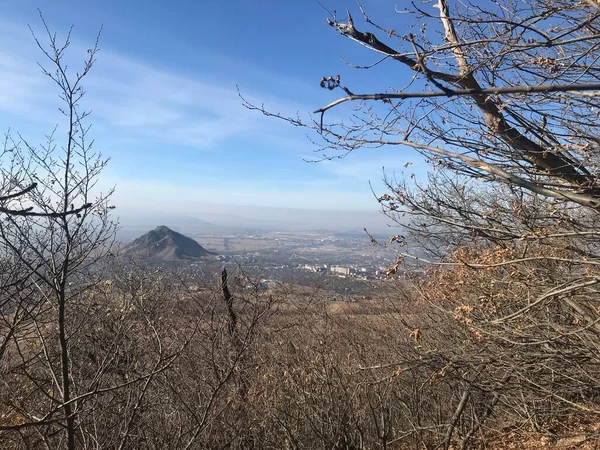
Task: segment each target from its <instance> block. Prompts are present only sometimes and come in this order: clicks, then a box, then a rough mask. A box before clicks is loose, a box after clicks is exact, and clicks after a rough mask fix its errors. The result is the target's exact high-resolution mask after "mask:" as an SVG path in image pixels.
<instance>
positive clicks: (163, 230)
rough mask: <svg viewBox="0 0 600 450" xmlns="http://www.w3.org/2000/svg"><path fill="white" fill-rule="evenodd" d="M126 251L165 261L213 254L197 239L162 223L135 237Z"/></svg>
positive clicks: (130, 253)
mask: <svg viewBox="0 0 600 450" xmlns="http://www.w3.org/2000/svg"><path fill="white" fill-rule="evenodd" d="M125 253H126V254H129V255H139V256H144V257H147V258H152V259H160V260H163V261H180V260H182V259H190V258H199V257H201V256H207V255H212V253H211V252H209V251H208V250H206V249H205V248H204V247H202V246H201V245H200V244H198V242H196V241H195V240H193V239H191V238H189V237H187V236H184V235H183V234H181V233H177V232H176V231H173V230H171V229H170V228H168V227H166V226H164V225H161V226H159V227H156V228H155V229H154V230H152V231H149V232H148V233H146V234H144V235H142V236H140V237H139V238H137V239H135V240H134V241H133V242H132V243H131V244H130V245H128V246H127V247H125Z"/></svg>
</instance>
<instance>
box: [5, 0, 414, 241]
mask: <svg viewBox="0 0 600 450" xmlns="http://www.w3.org/2000/svg"><path fill="white" fill-rule="evenodd" d="M338 3H339V4H336V3H335V2H331V3H329V4H328V5H327V8H328V9H329V10H336V9H338V10H339V11H340V13H341V14H343V13H344V11H345V9H347V8H348V7H349V6H353V5H352V4H351V3H350V4H347V3H345V2H338ZM370 3H372V4H370ZM364 6H365V7H369V8H370V9H371V10H372V11H373V13H379V11H381V10H382V9H384V8H385V10H386V11H387V10H389V9H390V8H392V10H393V8H394V3H393V2H392V3H389V4H386V5H383V4H381V3H380V2H367V3H366V4H365V5H364ZM37 8H39V9H40V10H41V12H42V13H43V14H44V17H45V19H46V21H47V22H48V25H49V26H50V27H51V28H52V29H53V30H57V32H58V34H59V36H60V35H61V33H63V35H64V33H66V31H68V29H69V27H70V26H71V25H74V29H73V37H72V44H71V48H70V51H69V53H68V55H67V58H68V61H69V64H70V65H71V66H72V67H75V65H76V64H77V63H79V61H80V58H81V56H80V55H81V54H85V50H86V49H87V48H88V47H89V45H90V43H91V42H93V40H94V39H95V37H96V34H97V32H98V31H99V30H100V29H101V28H102V35H101V42H100V46H99V47H100V51H99V52H98V54H97V57H96V59H97V62H98V64H97V65H96V67H95V70H94V71H92V72H91V73H90V75H89V78H88V79H87V80H86V81H87V82H86V86H85V87H86V90H87V91H88V93H87V94H86V101H85V106H86V109H89V110H91V111H92V117H93V135H94V139H95V148H96V149H97V150H100V151H102V153H103V154H104V155H105V156H108V157H110V158H111V163H110V165H109V166H108V168H107V169H106V171H105V173H104V176H103V178H102V180H101V186H104V188H105V189H106V188H108V187H110V186H113V185H114V186H116V188H117V189H116V193H115V196H114V205H115V206H116V207H117V210H116V211H115V213H116V214H117V215H118V216H120V217H121V218H122V219H123V220H124V221H128V220H129V219H130V218H131V216H143V215H144V213H146V215H147V213H156V212H165V211H168V212H169V213H171V212H172V213H176V214H184V215H191V216H194V217H198V218H201V219H202V218H203V213H204V212H214V210H215V209H221V210H225V209H231V211H229V212H228V213H230V214H231V215H237V214H236V213H235V210H236V209H237V207H238V206H257V207H267V208H269V209H264V208H263V209H261V210H260V211H261V213H260V214H254V216H261V217H262V218H263V219H265V220H266V221H270V220H271V219H273V224H274V226H275V224H279V223H281V218H282V217H283V216H286V215H287V213H286V212H285V211H281V209H287V208H292V209H303V210H334V211H344V212H345V213H344V217H345V219H344V221H346V220H350V222H349V223H348V227H353V228H355V229H357V230H360V229H362V227H364V226H373V225H374V224H378V226H380V225H381V224H384V225H385V221H384V220H382V219H381V218H380V217H379V215H378V211H379V207H378V205H377V202H376V201H375V199H374V197H373V193H372V191H371V187H370V186H369V182H371V183H372V185H373V189H374V191H375V192H376V193H378V194H381V191H382V187H381V178H382V176H383V168H384V167H385V168H386V170H387V171H389V172H390V173H391V174H393V173H394V172H396V171H399V170H400V169H402V168H403V166H404V165H405V164H406V163H407V162H409V161H412V162H418V161H419V157H418V155H415V153H414V152H411V151H410V150H406V149H404V150H401V149H399V148H390V149H378V150H377V152H373V151H368V150H365V151H364V152H357V153H355V154H352V155H349V156H348V157H347V158H346V159H344V160H343V161H342V160H339V159H333V160H328V161H323V162H320V163H308V162H305V161H317V160H322V159H323V157H324V154H323V152H320V151H319V147H318V146H317V145H315V144H313V143H311V142H310V140H309V139H308V138H307V135H306V132H304V131H302V130H294V129H293V128H291V127H289V126H286V124H284V123H282V122H280V121H278V120H273V119H269V118H266V117H264V116H263V115H262V114H260V113H259V112H256V111H249V110H248V109H246V108H244V106H242V99H241V98H240V96H239V95H238V88H239V94H241V95H243V96H244V98H246V99H247V100H249V101H250V102H253V103H256V104H258V105H260V104H264V105H265V107H266V108H268V109H269V110H270V111H273V112H277V113H282V114H287V115H295V114H296V113H299V114H301V115H302V116H303V117H305V118H307V119H309V120H310V118H311V115H310V112H311V111H314V110H315V109H317V108H318V107H320V106H322V105H324V104H326V103H328V102H330V101H331V100H333V99H334V98H335V95H336V94H334V93H332V92H329V91H327V90H323V89H321V88H320V86H319V81H320V79H321V78H322V77H323V76H324V75H325V76H329V75H336V74H338V73H343V74H344V79H345V80H346V79H347V81H348V82H350V81H352V84H353V85H354V87H355V89H356V90H358V91H362V90H363V89H361V86H365V88H364V89H365V90H366V86H370V88H371V89H372V88H373V84H375V85H376V86H379V87H380V88H381V89H382V90H385V89H387V88H388V87H389V85H390V84H391V83H395V82H396V81H397V80H396V77H397V75H396V73H395V71H393V70H391V69H390V68H381V69H378V68H376V69H375V70H376V73H377V79H376V82H375V83H373V81H375V80H374V79H373V78H371V80H368V83H365V80H361V79H360V78H359V77H356V81H355V80H354V78H355V75H354V74H353V71H350V70H348V69H349V66H348V65H347V64H346V63H345V62H344V61H348V62H351V63H353V64H362V65H367V64H370V63H372V62H374V61H375V60H376V57H373V55H371V54H369V52H366V51H365V50H363V49H361V48H357V47H356V46H354V45H350V44H349V43H347V42H344V41H343V40H341V39H331V38H332V37H334V35H333V33H334V30H332V29H331V28H330V27H328V26H327V25H326V23H325V20H324V18H325V17H326V16H327V12H326V11H325V10H324V9H323V7H321V6H320V5H319V4H318V3H317V2H316V1H314V2H313V1H308V2H299V3H289V2H280V1H264V2H260V3H256V2H250V1H239V2H234V3H231V2H222V1H211V0H208V1H200V2H197V1H181V2H177V3H165V2H144V3H140V2H134V1H116V0H115V1H105V2H85V3H82V2H76V1H53V2H43V1H41V2H40V1H30V0H19V1H16V0H14V1H11V0H7V1H3V2H2V3H1V4H0V13H1V17H2V18H1V19H0V20H1V21H2V22H1V27H0V48H1V49H2V50H1V52H2V61H1V62H0V64H1V66H0V86H1V87H2V90H1V91H0V122H1V123H2V124H4V125H5V128H7V127H10V128H11V129H15V130H19V132H20V133H21V134H23V136H27V138H28V139H30V140H32V141H36V140H39V139H40V138H42V137H43V135H44V134H42V133H46V132H47V130H50V129H51V128H52V127H53V126H54V125H56V124H57V122H56V109H57V107H58V99H57V98H56V95H54V93H53V92H52V91H51V90H50V89H49V86H50V80H47V79H44V77H42V76H39V75H38V74H39V68H37V66H36V63H37V62H39V61H40V55H39V51H38V49H37V47H36V45H35V42H34V41H33V39H32V36H31V33H30V31H29V30H28V28H27V26H28V25H30V26H31V28H32V29H33V31H34V32H36V33H37V34H40V37H43V33H44V31H43V28H42V27H41V23H40V20H39V17H38V12H37ZM402 20H403V16H402V15H400V14H398V15H397V17H396V18H395V21H400V24H402ZM326 40H327V41H328V43H327V45H323V44H322V43H323V42H325V41H326ZM408 82H410V77H408V78H407V79H406V83H408ZM315 120H318V117H317V116H315ZM311 138H313V139H317V136H316V134H312V135H311ZM339 155H340V153H339V152H334V151H330V152H326V154H325V156H339ZM420 169H421V170H422V167H421V166H420V165H418V164H417V165H413V166H412V167H411V170H410V172H409V174H410V173H413V172H415V170H416V171H419V170H420ZM207 205H208V206H207ZM212 205H215V206H214V207H213V206H212ZM219 205H227V207H226V208H221V207H220V206H219ZM352 212H355V213H356V214H355V215H354V216H353V215H352V214H350V213H352ZM292 215H293V216H294V217H298V216H299V215H298V213H294V212H293V213H292ZM301 216H302V217H301V218H300V220H299V221H298V226H302V227H305V228H331V229H335V228H336V226H337V225H338V224H339V222H336V221H335V219H334V218H333V217H323V216H322V215H320V214H319V213H314V212H310V211H307V213H306V214H304V215H301ZM232 225H234V224H233V223H232ZM380 228H381V227H380Z"/></svg>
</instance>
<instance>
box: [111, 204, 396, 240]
mask: <svg viewBox="0 0 600 450" xmlns="http://www.w3.org/2000/svg"><path fill="white" fill-rule="evenodd" d="M114 218H115V219H117V218H118V220H119V225H120V231H119V238H121V239H124V240H126V239H131V238H133V237H136V236H137V235H139V233H140V232H142V231H143V232H145V231H149V230H150V229H153V228H155V227H157V226H159V225H166V226H168V227H169V228H172V229H174V230H176V231H187V232H190V231H211V232H214V231H223V232H226V231H240V232H243V231H252V230H254V231H296V232H301V231H317V230H322V231H330V232H332V233H364V229H365V228H366V229H367V230H368V231H369V232H370V233H375V234H387V233H391V230H392V228H390V225H392V221H391V219H389V218H388V217H386V216H385V215H383V214H382V213H381V212H379V211H377V209H376V208H374V209H373V210H372V211H364V210H363V211H360V210H357V211H344V210H339V211H331V210H318V209H301V208H275V207H272V208H269V207H261V206H247V205H227V204H203V205H195V206H194V207H192V208H190V209H188V210H176V211H160V210H158V209H156V210H147V209H144V210H140V209H138V210H136V209H124V210H116V211H115V212H114ZM144 230H145V231H144ZM365 237H366V235H365Z"/></svg>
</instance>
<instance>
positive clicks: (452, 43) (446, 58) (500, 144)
mask: <svg viewBox="0 0 600 450" xmlns="http://www.w3.org/2000/svg"><path fill="white" fill-rule="evenodd" d="M358 10H359V12H360V15H361V16H362V19H363V22H362V25H361V24H358V23H357V21H356V20H355V18H354V17H353V16H352V15H351V14H350V13H348V14H347V16H346V17H345V19H344V20H338V18H337V17H336V16H335V15H334V16H332V17H330V18H329V19H327V23H328V24H329V26H331V27H332V28H333V29H334V30H336V31H338V32H339V33H340V34H341V35H342V36H344V37H346V38H348V39H351V40H352V41H355V42H357V43H358V44H360V45H361V46H362V47H363V48H365V49H366V51H371V52H372V53H375V54H376V55H378V56H379V59H378V60H377V62H376V63H375V64H371V65H368V66H367V65H358V64H356V65H354V67H355V68H358V69H369V68H370V67H373V66H374V65H382V64H388V65H393V66H395V67H397V68H398V69H399V70H404V73H405V74H406V77H405V79H406V83H405V85H404V86H397V87H396V88H394V89H390V90H389V91H388V92H382V93H378V92H368V93H360V94H357V93H355V92H354V90H353V88H352V86H346V85H344V84H343V80H344V76H343V74H342V75H341V76H339V75H338V76H326V77H323V79H322V80H321V86H322V87H324V88H328V89H331V90H339V91H340V92H342V97H340V98H339V99H338V100H336V101H334V102H331V103H330V104H328V105H325V106H323V107H321V108H319V109H317V110H316V111H315V114H317V117H316V120H315V121H313V122H303V121H302V120H301V119H299V118H296V117H291V118H290V117H282V116H280V115H278V114H274V113H272V112H269V111H268V110H266V109H265V108H264V107H257V106H254V105H250V104H247V103H246V106H247V107H249V108H251V109H257V110H260V111H261V112H263V113H264V114H267V115H270V116H275V117H277V118H280V119H284V120H286V121H288V122H290V123H292V124H293V125H296V126H304V127H307V128H309V129H312V130H313V131H314V132H315V134H316V135H317V138H316V139H315V141H318V142H320V143H321V149H320V150H319V151H325V155H326V157H340V156H344V155H345V154H347V153H348V152H353V151H358V150H359V149H360V148H378V147H382V146H396V147H397V148H398V149H399V150H402V149H404V150H408V149H412V150H414V151H416V152H418V153H420V154H421V155H422V156H423V157H424V158H425V160H426V161H427V162H428V163H429V165H430V173H429V175H428V178H427V179H425V180H415V179H414V176H410V175H409V176H406V177H404V178H400V180H399V181H397V179H396V178H392V177H388V178H386V180H385V183H386V186H387V188H388V193H385V194H383V195H380V196H379V197H378V199H379V202H380V204H381V206H382V208H383V210H384V211H385V212H386V214H388V216H389V217H390V218H391V219H392V220H394V221H396V222H397V223H398V224H399V225H400V226H401V227H402V228H403V229H404V232H402V233H401V234H399V235H397V236H394V237H392V239H391V240H390V244H391V245H397V244H399V247H398V251H399V259H398V263H397V264H396V267H397V266H398V264H401V262H402V261H403V260H405V259H407V258H412V259H419V260H421V262H426V263H429V264H430V265H432V266H434V268H430V269H429V270H430V272H429V276H428V277H426V278H425V279H423V280H422V282H421V286H420V291H421V295H422V297H423V299H424V300H425V301H427V302H429V303H430V304H431V305H432V306H435V307H436V308H439V311H440V314H444V315H446V316H447V317H451V318H452V319H453V320H455V321H456V322H457V323H458V324H461V326H463V327H464V328H463V331H465V332H466V333H467V336H470V337H469V340H470V342H471V343H470V344H469V345H470V346H469V348H470V350H469V352H468V353H462V352H460V351H458V349H456V348H448V349H445V350H444V351H440V352H438V354H439V355H440V357H442V359H444V358H446V359H449V360H450V361H452V364H451V365H450V367H452V368H454V369H455V370H456V372H455V374H456V376H457V378H456V380H457V385H456V388H457V389H458V392H459V394H458V395H457V396H455V397H452V403H453V404H454V408H453V409H454V413H452V414H450V415H448V416H446V417H445V419H444V430H445V431H444V433H443V435H440V436H438V437H437V438H436V439H439V441H438V442H440V443H441V445H442V446H443V447H444V448H448V447H449V446H450V445H451V442H453V440H455V439H460V440H461V442H462V443H461V445H462V447H463V448H467V447H468V446H469V445H470V442H471V440H472V439H473V437H474V436H475V435H476V434H477V433H479V432H481V430H482V427H483V426H484V425H483V424H484V423H485V422H486V421H487V420H488V419H490V417H493V416H495V417H499V416H501V415H502V414H505V416H504V417H505V418H506V420H507V421H511V420H512V421H514V422H516V423H518V424H519V426H522V425H523V424H527V425H528V426H531V427H532V428H533V429H536V430H546V431H548V430H549V429H550V425H549V424H550V422H551V418H554V419H556V418H559V417H560V418H562V419H566V420H569V419H568V418H570V417H572V415H574V414H591V415H592V416H593V417H598V414H599V413H600V406H599V403H598V398H597V395H596V394H595V392H597V389H598V387H599V386H598V384H597V378H596V377H595V376H594V375H593V373H595V371H596V370H597V366H598V363H600V358H599V355H598V352H597V343H598V338H599V337H600V335H599V334H598V333H599V332H600V329H599V323H600V316H599V314H598V311H599V309H598V305H599V304H600V297H599V296H598V292H599V291H598V284H599V283H600V278H599V277H598V264H599V263H600V259H599V257H600V254H599V252H598V231H597V226H596V223H597V221H598V219H599V216H598V212H599V210H600V190H599V186H598V176H599V175H600V157H599V156H600V151H599V148H600V147H599V144H600V139H599V138H598V133H597V125H596V124H597V118H598V114H600V112H599V111H600V104H599V101H598V98H599V97H598V92H599V91H600V85H599V81H600V79H599V78H598V73H599V70H600V66H598V56H599V55H600V53H599V51H600V9H599V8H598V4H597V3H596V2H592V1H590V2H567V1H561V0H554V1H550V2H547V1H538V0H527V1H511V0H506V1H499V2H489V3H485V4H482V3H480V2H466V3H465V2H451V1H449V0H439V1H438V2H437V3H436V4H435V5H433V8H432V5H431V4H430V2H426V1H423V2H416V3H412V4H411V5H407V6H406V9H405V10H402V11H398V13H399V14H402V17H403V18H404V19H406V18H408V17H412V18H413V19H414V26H412V27H411V28H412V29H414V30H415V32H414V33H411V32H406V33H405V32H399V31H398V29H391V28H384V27H382V26H380V25H378V23H377V21H376V20H375V19H372V18H371V17H370V16H369V15H368V13H367V11H365V10H364V9H363V8H362V6H361V5H360V4H359V5H358ZM416 30H419V31H418V32H417V31H416ZM365 73H367V74H368V73H369V72H368V71H366V72H365ZM399 73H402V72H399ZM349 102H353V103H355V104H354V105H353V106H354V109H353V112H352V115H351V116H350V117H349V118H348V119H345V120H344V121H343V122H329V121H327V119H328V117H329V116H328V112H329V111H330V110H332V109H334V108H335V109H339V108H343V107H344V105H345V104H347V103H349ZM338 113H339V112H338ZM407 175H408V174H407ZM415 244H419V248H423V247H424V248H426V249H427V250H428V251H429V254H430V256H431V258H429V260H427V258H425V260H424V259H423V255H422V254H419V255H416V254H414V253H413V252H412V251H411V249H412V248H414V247H415ZM445 326H448V327H449V325H448V324H446V325H445ZM447 329H448V330H450V329H452V328H447ZM449 342H451V341H449ZM444 372H445V371H444ZM475 397H477V398H478V399H479V400H478V402H479V404H480V405H483V406H484V407H483V409H480V410H477V409H476V408H475V409H470V407H469V404H470V402H474V398H475ZM468 414H473V415H472V416H471V421H472V423H471V425H470V426H469V427H467V428H465V427H466V423H465V417H466V416H467V415H468ZM486 427H488V425H486Z"/></svg>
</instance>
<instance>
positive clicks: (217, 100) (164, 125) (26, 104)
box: [0, 22, 308, 148]
mask: <svg viewBox="0 0 600 450" xmlns="http://www.w3.org/2000/svg"><path fill="white" fill-rule="evenodd" d="M0 25H3V23H2V22H0ZM15 30H16V27H9V28H8V29H4V31H0V48H2V51H0V110H1V111H4V112H5V113H8V114H10V115H17V116H20V117H21V118H22V119H23V120H28V121H30V122H33V123H39V122H43V123H49V124H50V123H51V124H54V123H56V121H57V120H58V119H57V114H56V113H57V107H58V106H59V105H60V102H59V100H58V98H57V94H58V93H57V90H56V89H55V88H53V87H52V86H51V81H50V80H49V79H48V78H45V77H44V76H43V75H42V74H41V73H40V70H39V67H37V66H36V63H35V61H42V62H44V61H43V59H44V56H43V54H42V53H41V52H40V51H39V49H37V48H36V46H35V43H34V42H33V38H32V37H31V35H30V34H28V33H24V32H22V30H21V32H18V33H17V32H16V31H15ZM87 48H88V47H87V46H84V45H82V44H81V43H79V42H76V41H74V42H73V43H72V44H71V46H70V48H69V52H68V56H67V59H66V62H68V63H69V70H70V71H71V72H72V73H73V72H74V71H76V70H78V69H80V68H81V62H82V59H83V57H85V55H86V54H87V53H86V50H87ZM206 63H207V66H209V65H210V61H207V62H206ZM222 70H223V68H219V67H210V66H209V67H208V68H207V70H206V73H201V74H197V75H196V74H195V75H193V76H191V75H185V74H180V73H177V72H174V71H172V70H166V69H164V68H157V67H152V66H150V65H148V64H144V63H142V62H139V61H136V60H134V59H131V58H126V57H123V56H121V55H119V54H117V53H114V52H111V51H107V50H105V49H101V51H100V52H99V53H98V56H97V61H96V64H95V66H94V68H93V69H92V71H91V72H90V74H89V75H88V77H87V78H86V79H85V82H84V84H83V85H84V87H85V89H86V91H87V93H86V97H85V99H84V101H83V102H82V104H83V107H84V108H85V109H86V110H91V111H92V113H93V116H92V121H93V122H96V123H98V125H99V128H98V129H106V130H109V129H110V135H111V137H112V138H114V137H115V134H122V135H127V136H129V137H134V136H138V137H140V138H153V139H158V140H163V141H165V142H168V143H170V144H180V145H186V146H193V147H199V148H202V147H210V146H214V145H216V144H218V143H220V142H222V141H223V140H226V139H228V138H231V137H248V136H254V137H255V138H259V137H260V139H261V140H268V139H269V135H273V137H274V138H277V139H280V140H283V141H285V140H286V137H285V132H284V131H283V128H282V127H281V126H280V124H277V123H275V122H276V121H274V120H267V119H266V118H264V117H263V116H262V115H260V114H259V113H257V112H255V111H249V110H248V109H246V108H244V107H243V105H242V100H241V99H240V97H239V96H238V92H237V89H236V87H235V86H234V85H233V84H227V85H225V84H223V83H222V82H220V81H218V77H217V75H216V74H218V72H219V71H222ZM215 79H216V80H217V81H215ZM245 94H247V96H248V97H249V98H260V99H262V100H263V101H267V103H269V104H270V105H271V107H273V108H276V109H277V110H279V111H283V112H285V113H289V114H295V112H296V110H298V109H304V110H308V108H302V107H298V105H291V104H289V103H287V102H286V101H283V100H281V99H274V98H270V99H269V97H270V96H269V95H268V94H262V93H256V92H252V91H249V92H245ZM269 100H270V101H269ZM286 129H287V127H286ZM287 130H288V131H289V129H287ZM278 133H279V136H277V134H278Z"/></svg>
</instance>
